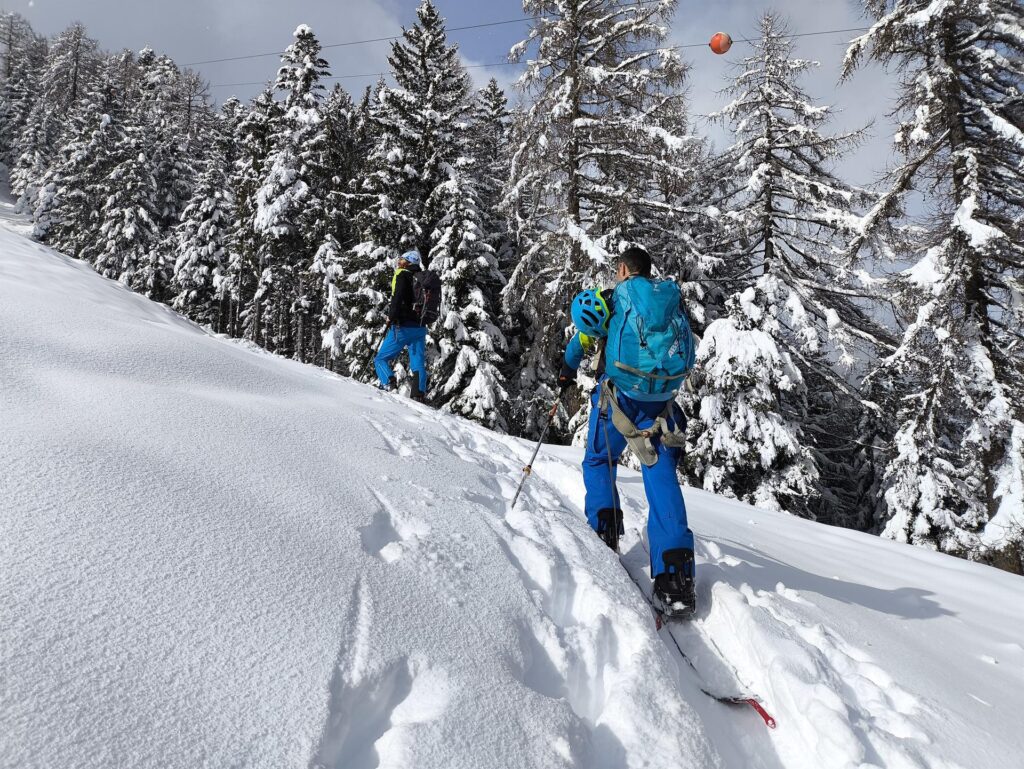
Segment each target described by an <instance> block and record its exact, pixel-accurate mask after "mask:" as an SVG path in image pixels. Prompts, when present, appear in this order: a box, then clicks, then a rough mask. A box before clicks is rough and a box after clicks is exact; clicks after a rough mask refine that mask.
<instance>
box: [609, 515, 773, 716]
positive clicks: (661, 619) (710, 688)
mask: <svg viewBox="0 0 1024 769" xmlns="http://www.w3.org/2000/svg"><path fill="white" fill-rule="evenodd" d="M636 534H637V536H638V539H639V541H640V544H641V546H642V547H643V548H644V551H645V552H647V553H648V559H649V557H650V551H649V550H648V549H647V543H646V542H644V540H643V536H642V535H640V532H636ZM622 560H623V563H622V565H623V568H625V569H626V573H627V574H629V577H630V579H632V580H633V583H634V584H635V585H636V586H637V588H639V590H640V594H641V595H643V597H644V600H646V601H647V604H648V605H649V606H650V607H651V613H652V614H653V616H654V625H655V629H656V630H657V631H658V635H662V634H667V635H668V637H669V638H670V639H671V641H672V646H673V647H674V648H675V650H676V652H677V653H678V654H679V657H680V659H682V660H683V662H685V663H686V666H687V667H688V668H689V670H690V672H691V674H692V675H693V676H694V677H695V678H696V679H697V682H698V685H699V687H700V690H701V691H702V692H703V693H704V694H706V695H707V696H708V697H711V698H712V699H713V700H716V701H717V702H721V703H722V704H724V705H732V706H737V707H749V708H751V709H753V710H754V712H755V713H757V715H758V716H760V718H761V720H762V721H764V724H765V726H767V727H768V728H769V729H775V728H776V727H777V726H778V724H777V723H776V721H775V718H774V717H772V715H771V714H770V713H769V712H768V711H767V710H765V708H764V705H763V704H762V702H761V699H760V697H758V696H757V695H756V694H754V693H752V692H750V691H749V690H747V689H746V687H741V685H740V684H739V682H738V681H734V686H731V687H728V688H726V687H725V686H723V685H716V684H713V683H711V680H710V679H711V677H710V676H708V675H706V674H705V672H704V671H702V670H701V669H700V667H698V664H697V662H696V661H695V659H694V656H693V655H692V654H689V653H687V650H686V648H684V646H685V645H686V644H685V642H684V643H680V641H679V638H678V637H677V634H678V633H679V632H680V629H681V628H682V626H684V625H687V626H689V627H691V628H693V630H694V632H697V633H699V632H700V631H699V630H697V629H696V627H695V626H693V625H692V624H691V623H690V620H689V619H688V618H687V619H673V618H670V617H666V616H664V615H663V614H662V612H660V611H658V609H657V607H656V606H655V605H654V602H653V600H652V598H651V590H652V587H653V586H652V585H651V584H648V585H644V584H643V582H642V581H641V580H640V579H639V578H638V577H637V575H636V574H634V573H633V571H632V570H631V569H630V568H629V566H628V565H627V564H626V563H625V560H624V559H622ZM708 646H709V647H710V648H714V651H715V654H716V656H718V657H721V654H720V653H719V652H718V651H717V647H714V645H713V644H710V643H709V644H708ZM720 661H721V663H722V666H723V667H726V668H728V669H729V670H730V671H732V666H731V665H729V663H728V662H727V661H726V660H725V659H724V658H723V659H721V660H720ZM732 678H734V679H735V671H733V674H732Z"/></svg>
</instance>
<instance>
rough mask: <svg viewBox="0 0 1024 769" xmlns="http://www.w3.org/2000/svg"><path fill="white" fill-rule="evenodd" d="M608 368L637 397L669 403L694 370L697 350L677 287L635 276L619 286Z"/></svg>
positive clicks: (610, 330)
mask: <svg viewBox="0 0 1024 769" xmlns="http://www.w3.org/2000/svg"><path fill="white" fill-rule="evenodd" d="M614 297H615V298H614V301H613V306H612V318H611V321H610V322H609V324H608V344H607V346H606V347H605V361H606V363H605V371H606V372H607V374H608V378H609V379H611V380H612V382H613V383H614V384H615V386H616V387H617V388H618V390H619V391H620V392H621V393H622V394H623V395H626V396H628V397H630V398H632V399H633V400H637V401H670V400H672V399H673V398H674V397H675V394H676V392H678V390H679V388H680V387H681V386H682V384H683V380H685V379H686V375H687V373H689V371H690V369H692V368H693V364H694V360H695V356H696V351H695V350H694V345H693V334H692V333H691V331H690V322H689V321H688V320H687V318H686V313H685V311H684V310H683V301H682V300H683V297H682V294H681V293H680V291H679V286H677V285H676V284H675V282H673V281H671V280H658V281H654V280H649V279H647V278H642V277H634V278H630V279H629V280H626V281H623V282H622V283H620V284H619V285H618V287H616V289H615V294H614Z"/></svg>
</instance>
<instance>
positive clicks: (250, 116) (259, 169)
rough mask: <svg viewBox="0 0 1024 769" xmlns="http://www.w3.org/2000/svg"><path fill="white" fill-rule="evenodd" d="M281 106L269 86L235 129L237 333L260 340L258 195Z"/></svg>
mask: <svg viewBox="0 0 1024 769" xmlns="http://www.w3.org/2000/svg"><path fill="white" fill-rule="evenodd" d="M280 114H281V107H280V105H279V104H277V102H275V101H274V97H273V93H272V91H271V90H270V89H269V88H267V89H266V90H265V91H263V92H262V93H260V94H259V95H258V96H257V97H256V98H255V99H254V100H253V102H252V104H251V106H250V108H249V109H248V111H247V112H246V113H245V114H244V115H243V116H242V117H241V119H240V120H239V121H238V123H237V126H236V129H235V148H236V151H237V159H236V160H235V163H234V165H233V168H232V189H233V192H234V197H235V218H236V223H235V238H234V244H233V248H232V250H231V253H232V258H231V261H230V262H229V265H228V274H229V276H230V280H231V281H232V283H233V284H234V285H233V290H234V292H235V294H236V305H237V309H236V311H235V312H234V321H233V322H234V324H235V328H233V330H232V331H231V332H230V333H232V335H234V336H239V335H241V336H244V337H245V338H246V339H249V340H252V341H254V342H256V343H257V344H258V343H260V342H261V340H262V339H263V333H264V326H263V324H264V318H263V316H262V312H261V311H262V308H263V305H262V301H261V298H260V299H258V298H257V294H258V293H259V285H260V284H259V281H260V276H261V275H262V274H263V263H262V259H263V257H264V255H265V252H264V251H263V250H262V248H261V246H262V242H263V239H262V236H261V235H260V233H259V232H258V231H257V229H256V224H255V221H256V211H257V208H258V202H257V198H256V195H257V193H258V192H259V189H260V187H261V185H262V183H263V178H264V176H265V174H266V168H267V158H269V157H270V152H271V148H272V142H273V138H274V126H275V124H276V122H277V120H278V118H279V116H280Z"/></svg>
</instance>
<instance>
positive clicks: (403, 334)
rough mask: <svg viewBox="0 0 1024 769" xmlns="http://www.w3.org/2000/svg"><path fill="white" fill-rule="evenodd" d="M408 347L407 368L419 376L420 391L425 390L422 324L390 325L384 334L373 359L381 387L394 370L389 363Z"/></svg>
mask: <svg viewBox="0 0 1024 769" xmlns="http://www.w3.org/2000/svg"><path fill="white" fill-rule="evenodd" d="M406 347H408V348H409V368H411V369H412V370H413V372H414V373H416V374H417V375H418V376H419V385H420V392H421V393H425V392H426V391H427V360H426V350H427V329H426V328H425V327H423V326H392V327H391V328H390V329H388V332H387V333H386V334H385V335H384V341H383V342H382V343H381V345H380V349H379V350H378V351H377V357H376V358H374V359H373V367H374V368H375V369H376V370H377V378H378V379H380V383H381V386H382V387H387V386H388V382H389V381H390V380H391V377H393V376H394V375H395V372H394V371H392V369H391V364H392V363H394V362H395V358H397V357H398V356H399V355H401V354H402V351H403V350H404V349H405V348H406Z"/></svg>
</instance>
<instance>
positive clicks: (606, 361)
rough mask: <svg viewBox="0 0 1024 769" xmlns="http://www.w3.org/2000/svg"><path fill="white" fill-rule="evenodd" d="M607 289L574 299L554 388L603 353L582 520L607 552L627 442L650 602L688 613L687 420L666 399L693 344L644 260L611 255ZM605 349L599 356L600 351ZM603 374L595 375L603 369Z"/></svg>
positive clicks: (676, 305) (618, 530)
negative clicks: (643, 500) (635, 465)
mask: <svg viewBox="0 0 1024 769" xmlns="http://www.w3.org/2000/svg"><path fill="white" fill-rule="evenodd" d="M616 278H617V279H618V281H619V282H618V286H617V287H616V289H615V290H614V291H596V290H590V291H584V292H583V293H581V294H580V295H579V296H577V297H576V299H575V300H574V302H573V308H572V316H573V321H574V323H575V325H576V328H577V329H578V331H577V333H576V334H575V335H574V336H573V338H572V340H570V342H569V344H568V346H567V347H566V350H565V355H564V357H563V364H562V369H561V374H560V375H559V384H560V386H561V387H562V389H563V390H564V389H566V388H568V387H569V386H571V385H572V384H573V383H574V382H575V379H576V371H577V370H578V369H579V366H580V364H581V363H582V361H583V358H584V357H585V356H586V355H588V354H590V353H592V352H597V351H602V352H603V353H604V354H603V355H602V358H601V361H600V363H599V366H598V373H599V377H598V386H597V387H596V388H595V389H594V392H593V393H592V394H591V396H590V404H591V410H590V424H589V427H588V431H587V448H586V453H585V455H584V458H583V481H584V484H585V486H586V502H585V510H586V514H587V521H588V522H589V523H590V526H591V527H592V528H593V529H594V531H595V532H597V533H598V535H599V536H600V537H601V538H602V539H603V540H604V542H605V543H606V544H608V546H609V547H611V548H612V549H613V550H617V549H618V539H619V535H620V534H622V533H623V532H624V528H623V524H622V508H621V505H620V502H619V495H618V491H617V490H616V488H615V478H616V470H617V467H618V461H619V458H620V457H621V455H622V452H623V451H625V449H626V446H627V445H630V446H632V447H633V449H634V452H635V453H636V454H637V456H638V457H639V458H640V460H641V464H642V475H643V481H644V489H645V491H646V493H647V501H648V504H649V508H650V509H649V512H648V518H647V535H648V541H649V542H650V551H651V575H652V577H654V596H653V598H654V601H655V605H656V606H657V607H658V608H659V609H660V610H661V611H663V612H665V613H666V614H669V615H677V616H685V615H688V614H692V612H693V611H694V608H695V590H694V576H695V570H694V565H695V564H694V555H693V550H694V540H693V532H691V531H690V529H689V526H688V524H687V520H686V504H685V503H684V501H683V493H682V490H681V489H680V486H679V480H678V478H677V476H676V470H677V467H678V465H679V462H680V460H681V459H682V455H683V448H682V443H683V441H682V431H683V428H684V426H685V419H684V417H683V414H682V411H681V410H680V409H679V407H678V405H676V403H675V400H674V397H675V393H676V392H677V390H678V387H679V385H681V384H682V382H683V379H684V377H685V375H686V373H687V372H688V371H689V369H690V368H692V366H693V362H694V345H693V337H692V334H691V332H690V327H689V322H688V321H687V320H686V314H685V310H684V309H683V307H682V298H681V295H680V294H679V289H678V287H677V286H676V285H675V284H674V283H672V282H670V281H652V280H651V258H650V255H649V254H648V253H647V252H646V251H644V250H643V249H640V248H631V249H629V250H627V251H626V252H625V253H623V254H622V256H620V257H619V262H618V266H617V275H616ZM601 348H603V350H602V349H601ZM602 369H603V370H602Z"/></svg>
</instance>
